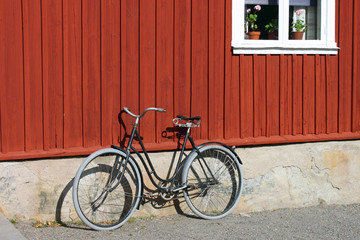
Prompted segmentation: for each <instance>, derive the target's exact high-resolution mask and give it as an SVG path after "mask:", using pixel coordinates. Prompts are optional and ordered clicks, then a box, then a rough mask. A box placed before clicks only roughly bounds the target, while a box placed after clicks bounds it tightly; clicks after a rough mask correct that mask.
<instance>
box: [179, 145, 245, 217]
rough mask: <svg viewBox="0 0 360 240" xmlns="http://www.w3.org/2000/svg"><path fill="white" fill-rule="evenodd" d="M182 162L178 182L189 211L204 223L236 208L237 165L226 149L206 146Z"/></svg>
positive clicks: (240, 181)
mask: <svg viewBox="0 0 360 240" xmlns="http://www.w3.org/2000/svg"><path fill="white" fill-rule="evenodd" d="M199 151H200V153H196V152H194V153H193V154H192V155H190V156H189V159H188V160H187V161H186V163H185V165H184V169H183V173H182V182H183V183H186V185H187V188H186V189H185V190H184V197H185V200H186V203H187V204H188V206H189V208H190V209H191V210H192V211H193V212H194V213H195V214H196V215H197V216H199V217H201V218H204V219H210V220H212V219H219V218H222V217H225V216H226V215H227V214H229V213H230V212H231V211H232V210H233V209H234V208H235V206H236V205H237V204H238V202H239V200H240V196H241V192H242V187H243V178H242V171H241V167H240V163H239V161H238V160H237V158H236V156H235V155H234V154H233V153H232V152H231V151H230V150H229V149H227V148H226V147H223V146H219V145H207V146H204V147H202V148H200V149H199Z"/></svg>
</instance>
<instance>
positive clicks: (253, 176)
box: [0, 140, 360, 222]
mask: <svg viewBox="0 0 360 240" xmlns="http://www.w3.org/2000/svg"><path fill="white" fill-rule="evenodd" d="M236 152H237V153H238V155H239V156H240V158H241V159H242V161H243V165H242V167H243V168H242V170H243V175H244V190H243V194H242V197H241V200H240V203H239V204H238V206H237V208H236V209H235V211H234V212H235V213H236V212H238V213H243V212H250V211H261V210H273V209H278V208H287V207H305V206H312V205H317V204H319V203H327V204H350V203H360V174H359V170H360V141H359V140H357V141H341V142H321V143H304V144H289V145H277V146H259V147H244V148H237V149H236ZM151 157H152V158H153V160H154V163H155V167H158V168H161V169H163V171H162V173H161V175H162V176H166V173H167V172H166V171H165V170H166V169H167V167H168V166H169V164H170V161H171V158H172V153H171V152H161V153H152V154H151ZM83 160H84V158H66V159H48V160H31V161H19V162H14V161H10V162H0V211H1V212H2V213H3V214H4V215H5V216H6V217H7V218H17V219H22V220H31V221H35V220H41V221H44V220H55V219H56V220H60V221H65V222H66V221H78V220H77V216H76V213H75V211H74V208H73V204H72V196H71V195H72V191H71V190H72V179H73V177H74V176H75V173H76V171H77V168H78V167H79V166H80V164H81V162H82V161H83ZM143 175H144V177H146V174H145V172H144V173H143ZM146 186H147V187H149V188H152V186H151V184H149V181H148V180H146ZM176 212H184V213H190V210H189V209H188V208H187V206H186V204H185V203H184V199H183V198H181V197H180V198H178V199H175V200H173V201H170V202H168V203H164V202H161V201H160V202H159V201H151V199H147V200H146V203H145V204H144V205H142V206H141V208H140V211H137V212H136V215H135V216H140V215H167V214H173V213H176Z"/></svg>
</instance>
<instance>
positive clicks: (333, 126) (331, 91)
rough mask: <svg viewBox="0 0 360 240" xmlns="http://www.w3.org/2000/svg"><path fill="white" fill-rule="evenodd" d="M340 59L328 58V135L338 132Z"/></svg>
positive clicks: (335, 57)
mask: <svg viewBox="0 0 360 240" xmlns="http://www.w3.org/2000/svg"><path fill="white" fill-rule="evenodd" d="M337 63H338V57H337V56H329V55H327V56H326V96H327V98H326V113H327V114H326V115H327V117H326V119H327V127H326V128H327V133H336V132H338V109H339V107H338V103H339V102H338V99H339V97H338V87H339V83H338V65H337Z"/></svg>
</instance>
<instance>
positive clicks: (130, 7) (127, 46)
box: [121, 0, 140, 134]
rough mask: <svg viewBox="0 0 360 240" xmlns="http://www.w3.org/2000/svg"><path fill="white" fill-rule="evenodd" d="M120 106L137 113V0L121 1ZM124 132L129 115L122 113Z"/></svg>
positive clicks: (129, 124) (129, 121) (128, 129)
mask: <svg viewBox="0 0 360 240" xmlns="http://www.w3.org/2000/svg"><path fill="white" fill-rule="evenodd" d="M121 106H122V107H128V108H129V109H130V110H131V111H132V112H133V113H135V114H139V113H140V109H139V1H138V0H135V1H134V0H124V1H121ZM123 116H124V120H125V126H126V128H127V129H126V131H127V132H126V133H127V134H130V133H131V132H130V131H131V128H132V125H131V122H132V121H133V120H134V119H133V118H132V117H131V116H129V115H126V114H124V115H123Z"/></svg>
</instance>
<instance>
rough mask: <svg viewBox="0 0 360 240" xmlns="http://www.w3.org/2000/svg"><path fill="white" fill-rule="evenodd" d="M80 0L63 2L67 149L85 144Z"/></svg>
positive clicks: (65, 135)
mask: <svg viewBox="0 0 360 240" xmlns="http://www.w3.org/2000/svg"><path fill="white" fill-rule="evenodd" d="M81 7H82V6H81V0H64V1H63V21H64V22H63V24H64V25H63V39H64V42H63V46H64V52H63V54H64V148H71V147H79V146H82V145H83V144H82V141H83V138H82V136H83V125H82V122H83V119H82V118H83V116H82V111H83V110H82V94H83V92H82V69H81V67H82V54H81V50H82V32H81V15H82V13H81Z"/></svg>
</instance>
